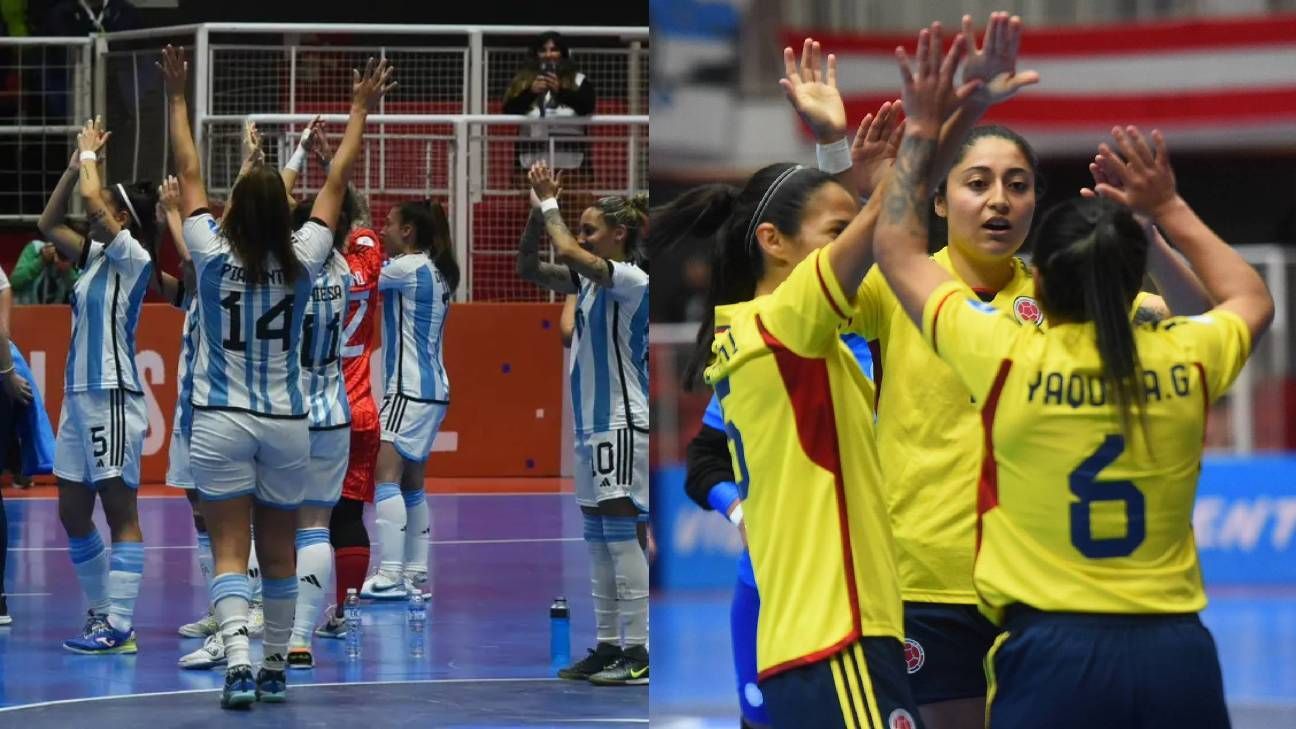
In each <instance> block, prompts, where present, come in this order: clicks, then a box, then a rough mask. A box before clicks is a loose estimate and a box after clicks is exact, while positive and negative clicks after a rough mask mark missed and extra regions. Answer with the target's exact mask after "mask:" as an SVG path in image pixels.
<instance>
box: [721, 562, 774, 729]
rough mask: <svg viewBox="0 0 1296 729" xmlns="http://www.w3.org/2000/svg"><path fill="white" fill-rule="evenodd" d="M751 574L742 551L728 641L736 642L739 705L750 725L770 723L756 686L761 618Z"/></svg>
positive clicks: (735, 657) (762, 695) (758, 599)
mask: <svg viewBox="0 0 1296 729" xmlns="http://www.w3.org/2000/svg"><path fill="white" fill-rule="evenodd" d="M750 573H751V555H750V554H748V552H747V551H746V550H743V553H742V555H741V556H740V557H739V558H738V580H737V582H736V583H735V584H734V594H733V603H732V604H731V605H730V608H729V637H730V639H731V641H732V642H733V661H734V673H735V674H736V675H737V676H738V705H739V706H740V707H742V718H743V719H744V720H746V721H747V722H748V723H750V724H764V725H768V724H769V723H770V720H769V713H768V712H767V711H765V696H764V694H762V693H761V690H760V687H759V686H757V685H756V619H757V618H758V617H759V616H760V595H759V594H758V593H757V592H756V580H755V579H748V575H750Z"/></svg>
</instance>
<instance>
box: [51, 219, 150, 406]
mask: <svg viewBox="0 0 1296 729" xmlns="http://www.w3.org/2000/svg"><path fill="white" fill-rule="evenodd" d="M78 265H79V266H80V267H81V271H82V273H81V277H80V278H78V279H77V282H76V285H75V286H74V287H73V288H72V341H71V345H70V346H69V348H68V358H67V371H66V372H65V373H64V380H63V390H64V391H65V392H85V391H87V390H110V389H122V390H127V391H129V392H133V393H139V394H142V393H143V392H144V391H143V389H142V388H141V387H140V383H139V374H138V373H137V372H136V371H135V329H136V327H137V326H139V316H140V307H141V306H142V305H143V303H144V295H145V294H146V293H148V285H149V272H150V271H151V270H152V269H153V262H152V259H150V258H149V254H148V251H147V250H145V249H144V246H142V245H140V244H139V241H137V240H135V237H134V236H132V235H131V234H130V231H128V230H122V231H121V232H120V233H118V234H117V236H116V237H115V238H113V239H112V242H111V243H109V244H108V245H104V244H103V243H98V242H95V241H90V240H87V241H86V242H85V243H84V244H83V245H82V247H81V261H80V263H79V264H78Z"/></svg>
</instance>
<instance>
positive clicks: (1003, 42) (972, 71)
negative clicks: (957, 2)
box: [963, 12, 1039, 106]
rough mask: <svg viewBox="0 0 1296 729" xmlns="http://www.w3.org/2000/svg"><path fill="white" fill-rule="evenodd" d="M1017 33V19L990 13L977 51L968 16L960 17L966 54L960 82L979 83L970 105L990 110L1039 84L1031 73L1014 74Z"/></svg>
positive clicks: (1019, 35) (1037, 77) (1033, 73)
mask: <svg viewBox="0 0 1296 729" xmlns="http://www.w3.org/2000/svg"><path fill="white" fill-rule="evenodd" d="M1021 33H1022V22H1021V18H1019V17H1017V16H1016V15H1012V16H1009V14H1008V13H1004V12H998V13H991V14H990V20H989V22H988V23H986V29H985V35H984V36H983V37H982V39H981V48H980V49H979V50H978V49H977V47H976V35H975V33H974V32H973V29H972V16H971V15H964V16H963V43H964V45H965V46H966V53H967V58H966V60H965V61H964V62H963V81H964V83H967V82H969V81H980V82H981V86H980V87H979V88H978V89H977V91H976V93H975V94H973V97H972V103H975V104H981V105H984V106H992V105H994V104H998V103H999V102H1001V101H1004V100H1006V99H1008V98H1009V97H1011V96H1012V95H1013V94H1015V93H1017V91H1018V90H1019V89H1021V88H1022V87H1023V86H1029V85H1031V84H1034V83H1038V82H1039V74H1038V73H1036V72H1034V71H1022V72H1021V73H1017V51H1018V50H1019V49H1020V48H1021Z"/></svg>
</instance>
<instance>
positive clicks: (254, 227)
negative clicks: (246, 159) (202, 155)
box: [220, 166, 310, 285]
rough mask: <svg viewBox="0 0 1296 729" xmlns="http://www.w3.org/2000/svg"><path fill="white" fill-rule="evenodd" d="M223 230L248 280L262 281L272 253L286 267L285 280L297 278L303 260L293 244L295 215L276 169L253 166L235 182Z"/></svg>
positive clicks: (221, 228)
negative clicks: (290, 209)
mask: <svg viewBox="0 0 1296 729" xmlns="http://www.w3.org/2000/svg"><path fill="white" fill-rule="evenodd" d="M307 210H308V211H309V210H310V208H307ZM220 232H221V235H222V236H223V237H224V238H225V240H227V241H229V244H230V247H231V248H233V249H234V252H235V253H237V254H238V257H239V261H240V262H242V264H243V268H244V271H245V273H246V276H247V281H248V282H249V283H251V284H254V285H255V284H259V283H261V282H262V280H263V279H264V278H265V275H266V272H267V269H268V268H269V265H268V264H269V258H270V256H274V258H275V260H276V261H278V262H279V265H280V266H281V267H282V268H283V272H284V281H285V282H286V283H292V282H293V281H295V280H296V278H297V274H298V273H299V272H300V271H299V269H300V268H301V264H300V262H298V260H297V254H296V253H295V252H294V251H293V246H292V232H293V231H292V215H291V213H290V211H289V209H288V196H287V193H286V192H285V191H284V185H283V180H282V179H280V177H279V173H278V172H276V171H275V170H273V169H271V168H269V167H264V166H258V167H253V168H252V169H251V170H249V171H248V173H247V174H245V175H243V176H242V177H240V178H239V179H238V182H235V183H234V189H233V190H231V191H230V200H229V207H227V208H226V210H225V217H223V218H222V219H221V224H220Z"/></svg>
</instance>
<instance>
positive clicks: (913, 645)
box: [904, 638, 927, 674]
mask: <svg viewBox="0 0 1296 729" xmlns="http://www.w3.org/2000/svg"><path fill="white" fill-rule="evenodd" d="M904 657H905V668H906V669H908V671H909V673H911V674H912V673H918V671H920V670H922V667H923V664H924V663H926V662H927V653H926V652H925V651H924V650H923V647H922V644H921V643H919V642H918V641H916V640H914V639H913V638H905V642H904Z"/></svg>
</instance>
